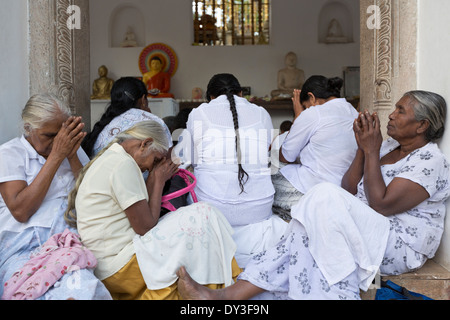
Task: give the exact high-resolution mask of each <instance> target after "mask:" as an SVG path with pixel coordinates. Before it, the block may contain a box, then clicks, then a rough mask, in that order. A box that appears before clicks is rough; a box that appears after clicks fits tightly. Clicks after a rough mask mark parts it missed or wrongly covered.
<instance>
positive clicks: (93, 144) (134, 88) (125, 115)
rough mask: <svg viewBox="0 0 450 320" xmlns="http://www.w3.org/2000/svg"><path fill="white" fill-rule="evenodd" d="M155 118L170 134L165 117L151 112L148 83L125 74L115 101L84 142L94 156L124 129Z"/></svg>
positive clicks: (113, 92) (114, 91)
mask: <svg viewBox="0 0 450 320" xmlns="http://www.w3.org/2000/svg"><path fill="white" fill-rule="evenodd" d="M148 120H154V121H157V122H158V123H159V124H161V125H162V126H163V127H164V129H165V130H166V133H167V135H168V137H169V146H170V147H172V138H171V135H170V131H169V128H167V126H166V124H165V123H164V121H163V120H162V119H160V118H159V117H158V116H156V115H154V114H152V113H151V111H150V108H149V107H148V100H147V88H146V87H145V84H144V83H143V82H142V81H141V80H139V79H137V78H134V77H123V78H120V79H119V80H117V81H116V82H115V83H114V85H113V87H112V90H111V104H110V105H109V106H108V108H107V109H106V110H105V112H104V113H103V115H102V117H101V118H100V120H99V121H98V122H97V123H96V124H95V125H94V127H93V129H92V132H90V133H89V134H88V135H87V136H86V138H85V139H84V140H83V143H82V144H81V146H82V148H83V149H84V151H85V152H86V154H87V155H88V156H89V157H90V158H91V159H92V158H93V157H94V156H95V155H96V154H98V153H99V152H100V151H101V150H102V149H103V148H104V147H106V146H107V145H108V144H109V143H110V142H111V141H112V140H113V138H114V137H115V136H116V135H117V134H119V133H120V132H122V131H125V130H127V129H129V128H131V127H132V126H133V125H135V124H136V123H138V122H141V121H148Z"/></svg>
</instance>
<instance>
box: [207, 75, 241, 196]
mask: <svg viewBox="0 0 450 320" xmlns="http://www.w3.org/2000/svg"><path fill="white" fill-rule="evenodd" d="M241 92H242V87H241V85H240V84H239V81H238V80H237V79H236V77H235V76H234V75H232V74H229V73H221V74H216V75H215V76H213V77H212V78H211V80H210V81H209V83H208V88H207V90H206V99H207V100H208V102H209V101H211V97H215V98H217V97H219V96H221V95H226V96H227V99H228V101H229V102H230V111H231V114H232V116H233V124H234V131H235V133H236V139H235V143H236V154H237V161H238V166H239V171H238V180H239V187H240V188H241V193H243V192H244V184H245V183H246V182H247V181H248V178H249V176H248V173H247V172H245V170H244V168H243V167H242V164H241V160H242V151H241V142H240V136H239V119H238V114H237V110H236V101H235V100H234V95H239V94H240V93H241Z"/></svg>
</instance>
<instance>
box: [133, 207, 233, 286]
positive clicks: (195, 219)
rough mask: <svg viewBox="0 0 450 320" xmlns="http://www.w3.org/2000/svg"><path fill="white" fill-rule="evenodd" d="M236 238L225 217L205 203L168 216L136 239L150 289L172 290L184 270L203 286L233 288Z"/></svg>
mask: <svg viewBox="0 0 450 320" xmlns="http://www.w3.org/2000/svg"><path fill="white" fill-rule="evenodd" d="M232 234H233V229H232V228H231V226H230V224H229V223H228V221H227V220H226V218H225V217H224V216H223V214H222V213H221V212H220V211H219V210H218V209H216V208H215V207H213V206H211V205H209V204H208V203H205V202H198V203H194V204H191V205H189V206H186V207H182V208H180V209H178V210H176V211H174V212H171V213H168V214H166V215H165V216H164V217H162V218H161V219H160V220H159V222H158V224H157V225H156V226H155V227H154V228H153V229H151V230H150V231H149V232H147V233H146V234H145V235H143V236H139V235H136V236H135V237H134V239H133V244H134V247H135V250H136V257H137V260H138V263H139V268H140V270H141V273H142V276H143V277H144V280H145V283H146V284H147V288H148V289H150V290H159V289H163V288H167V287H169V286H170V285H172V284H173V283H175V282H176V281H177V279H178V277H177V275H176V272H177V271H178V269H179V268H180V267H181V266H185V267H186V270H187V271H188V272H189V274H190V275H191V277H192V278H193V279H194V280H195V281H197V282H199V283H200V284H225V286H228V285H230V284H232V283H233V278H232V273H231V263H232V260H233V257H234V254H235V252H236V244H235V242H234V241H233V238H232Z"/></svg>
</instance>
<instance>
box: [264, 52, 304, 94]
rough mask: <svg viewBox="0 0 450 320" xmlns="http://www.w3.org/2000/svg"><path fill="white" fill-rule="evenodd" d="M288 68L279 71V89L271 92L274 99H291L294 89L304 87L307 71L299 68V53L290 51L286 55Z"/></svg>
mask: <svg viewBox="0 0 450 320" xmlns="http://www.w3.org/2000/svg"><path fill="white" fill-rule="evenodd" d="M285 65H286V68H284V69H281V70H280V71H278V89H276V90H273V91H272V92H271V96H272V99H273V100H284V99H291V98H292V95H293V92H294V89H302V87H303V84H304V83H305V73H304V72H303V70H301V69H298V68H297V55H296V54H295V53H294V52H289V53H288V54H286V57H285Z"/></svg>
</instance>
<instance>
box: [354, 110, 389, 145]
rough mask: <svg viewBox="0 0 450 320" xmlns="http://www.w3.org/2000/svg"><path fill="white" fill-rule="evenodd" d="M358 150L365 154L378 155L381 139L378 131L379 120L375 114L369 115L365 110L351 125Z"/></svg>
mask: <svg viewBox="0 0 450 320" xmlns="http://www.w3.org/2000/svg"><path fill="white" fill-rule="evenodd" d="M353 131H354V133H355V138H356V142H357V144H358V148H360V149H361V150H362V151H363V152H364V153H365V154H367V153H372V152H375V153H376V154H379V152H380V148H381V144H382V142H383V137H382V134H381V130H380V119H379V118H378V114H377V113H376V112H375V113H373V114H370V113H369V112H368V111H367V110H366V111H365V112H360V113H359V116H358V118H357V119H355V121H354V123H353Z"/></svg>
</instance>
